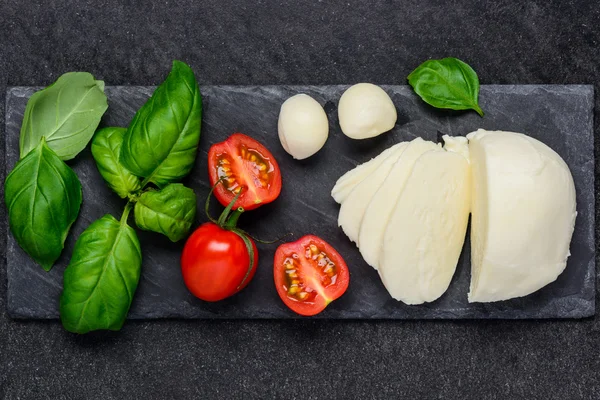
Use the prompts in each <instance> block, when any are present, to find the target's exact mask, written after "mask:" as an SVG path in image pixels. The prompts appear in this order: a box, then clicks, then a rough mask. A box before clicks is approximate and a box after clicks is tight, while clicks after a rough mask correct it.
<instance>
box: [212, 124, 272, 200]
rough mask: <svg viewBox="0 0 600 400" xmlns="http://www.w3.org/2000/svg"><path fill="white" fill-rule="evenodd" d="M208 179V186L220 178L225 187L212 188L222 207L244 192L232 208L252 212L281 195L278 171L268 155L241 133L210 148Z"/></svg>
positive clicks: (263, 148) (262, 147) (260, 145)
mask: <svg viewBox="0 0 600 400" xmlns="http://www.w3.org/2000/svg"><path fill="white" fill-rule="evenodd" d="M208 176H209V178H210V184H211V186H214V184H215V183H216V182H217V181H218V180H219V179H220V178H223V183H224V185H219V186H218V187H217V188H216V189H215V196H216V197H217V199H218V200H219V202H220V203H221V204H223V205H224V206H226V205H227V204H229V202H231V200H232V199H233V198H234V196H235V195H236V194H237V193H239V191H240V190H242V188H243V189H244V190H243V191H242V194H241V196H240V198H239V199H238V201H237V202H236V203H235V204H234V206H233V207H234V209H237V208H238V207H242V208H243V209H244V210H246V211H248V210H253V209H255V208H257V207H259V206H261V205H263V204H267V203H270V202H272V201H273V200H275V199H276V198H277V196H279V193H280V192H281V172H280V171H279V165H277V161H276V160H275V158H274V157H273V155H272V154H271V152H269V150H267V149H266V148H265V147H264V146H263V145H262V144H260V143H259V142H257V141H256V140H254V139H252V138H251V137H248V136H246V135H243V134H241V133H234V134H233V135H231V136H229V138H228V139H227V140H225V141H224V142H221V143H216V144H214V145H212V146H211V148H210V150H209V152H208Z"/></svg>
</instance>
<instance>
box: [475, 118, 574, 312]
mask: <svg viewBox="0 0 600 400" xmlns="http://www.w3.org/2000/svg"><path fill="white" fill-rule="evenodd" d="M467 137H468V138H469V153H470V158H471V165H472V171H473V192H474V193H473V197H472V217H471V290H470V293H469V301H470V302H490V301H498V300H506V299H510V298H514V297H521V296H525V295H528V294H530V293H533V292H535V291H536V290H538V289H540V288H542V287H543V286H545V285H547V284H548V283H550V282H553V281H554V280H556V278H557V277H558V275H559V274H560V273H561V272H562V271H563V270H564V269H565V266H566V262H567V258H568V256H569V255H570V253H569V243H570V241H571V236H572V234H573V228H574V225H575V217H576V215H577V213H576V204H575V185H574V183H573V178H572V176H571V172H570V171H569V168H568V167H567V165H566V164H565V162H564V161H563V159H562V158H561V157H560V156H559V155H558V154H556V152H554V151H553V150H552V149H550V148H549V147H548V146H546V145H545V144H543V143H542V142H540V141H538V140H535V139H533V138H531V137H528V136H525V135H522V134H520V133H514V132H502V131H493V132H489V131H484V130H481V129H480V130H478V131H477V132H473V133H470V134H469V135H468V136H467Z"/></svg>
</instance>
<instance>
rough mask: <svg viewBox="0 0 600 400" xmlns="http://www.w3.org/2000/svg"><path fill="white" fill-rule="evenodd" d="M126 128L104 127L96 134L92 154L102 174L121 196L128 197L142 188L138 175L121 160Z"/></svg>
mask: <svg viewBox="0 0 600 400" xmlns="http://www.w3.org/2000/svg"><path fill="white" fill-rule="evenodd" d="M125 132H126V129H125V128H116V127H110V128H103V129H100V130H99V131H98V132H96V134H95V135H94V139H93V140H92V155H93V156H94V160H96V165H97V167H98V171H100V175H102V177H103V178H104V180H105V181H106V183H107V184H108V186H109V187H110V188H111V189H112V190H113V191H114V192H115V193H117V194H118V195H119V196H120V197H121V198H123V199H124V198H126V197H128V196H130V195H132V194H134V193H135V192H137V191H138V190H140V189H141V188H142V185H141V182H140V180H139V178H138V177H137V176H135V175H134V174H132V173H131V172H130V171H128V170H127V168H125V167H124V166H123V165H121V163H120V162H119V154H120V153H121V145H122V144H123V136H124V135H125Z"/></svg>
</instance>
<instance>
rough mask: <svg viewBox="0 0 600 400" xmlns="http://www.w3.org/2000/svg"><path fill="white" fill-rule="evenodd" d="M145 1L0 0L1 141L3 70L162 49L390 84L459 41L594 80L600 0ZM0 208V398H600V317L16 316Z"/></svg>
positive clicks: (298, 78) (479, 57)
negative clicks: (94, 323) (93, 322)
mask: <svg viewBox="0 0 600 400" xmlns="http://www.w3.org/2000/svg"><path fill="white" fill-rule="evenodd" d="M46 3H48V4H46ZM138 3H141V2H135V1H131V0H125V1H114V2H112V3H111V2H108V1H104V0H98V1H82V2H71V1H65V0H57V1H54V2H39V1H29V2H16V1H11V0H7V1H5V2H2V3H0V94H1V95H0V130H2V135H0V145H1V146H4V144H5V137H4V134H3V133H4V92H5V89H6V87H7V86H12V85H23V86H26V85H47V84H49V83H51V82H52V81H53V80H55V79H56V78H57V77H58V76H59V75H60V74H61V73H63V72H66V71H70V70H86V71H90V72H91V73H93V74H94V75H95V76H97V77H98V78H99V79H104V80H105V81H106V82H107V84H110V85H152V84H157V83H159V82H160V81H161V80H162V79H163V77H164V76H165V74H166V71H167V70H168V68H169V67H170V64H171V60H172V59H181V60H184V61H186V62H188V63H189V64H190V65H192V66H193V68H194V70H195V72H196V76H197V77H198V80H199V82H200V84H283V83H286V84H333V83H355V82H359V81H370V82H374V83H392V84H398V83H404V82H405V78H406V76H407V75H408V73H409V72H410V71H411V70H412V69H413V68H414V67H416V66H417V65H418V64H419V63H420V62H422V61H424V60H425V59H427V58H430V57H434V58H439V57H443V56H455V57H458V58H461V59H463V60H465V61H467V62H468V63H470V64H471V65H472V66H473V67H474V68H475V70H476V71H477V72H478V74H479V77H480V80H481V82H482V83H486V84H492V83H499V84H506V83H544V84H550V83H557V84H567V83H585V84H593V85H594V86H595V88H596V90H597V91H598V90H599V89H600V25H599V23H598V22H599V21H600V8H599V7H598V6H597V4H595V2H593V1H578V2H573V1H560V0H553V1H536V2H530V3H525V2H518V1H514V2H507V1H497V2H482V1H472V2H469V1H460V0H457V1H452V2H438V1H416V0H413V1H404V2H400V1H392V0H371V1H354V0H347V1H344V2H340V1H334V0H330V1H326V2H316V1H315V2H299V1H297V0H279V1H274V0H272V1H270V0H263V1H246V2H240V1H232V0H214V1H213V0H209V1H204V2H196V1H191V0H185V1H184V0H168V1H161V2H154V4H150V2H148V4H147V5H140V4H138ZM521 3H523V4H521ZM303 4H304V5H303ZM308 4H310V5H308ZM598 105H599V103H598V97H597V98H596V116H595V117H596V121H598V114H597V110H598V109H599V108H598ZM599 126H600V125H599V124H598V122H596V124H595V132H598V129H599ZM598 145H599V144H598V142H597V143H596V150H598ZM596 154H598V153H597V152H596ZM0 165H4V162H2V163H0ZM598 171H599V169H598V165H597V166H596V176H598ZM4 174H5V173H4V171H2V176H4ZM590 190H592V188H590ZM595 190H596V198H597V199H598V198H599V196H598V190H597V188H596V189H595ZM0 194H1V195H2V198H3V197H4V194H3V190H2V193H0ZM0 221H1V228H0V237H1V238H2V241H3V243H1V246H0V248H1V249H2V259H3V261H2V265H1V266H0V398H6V399H40V398H51V399H95V398H102V399H112V398H115V399H125V398H146V399H154V398H156V399H165V398H177V399H179V398H203V399H220V398H222V399H232V398H244V399H247V398H298V399H304V398H344V399H348V398H360V399H370V398H406V399H413V398H414V399H417V398H424V399H435V398H444V399H446V398H461V399H537V398H540V399H598V398H600V318H598V317H596V318H593V319H587V320H583V321H455V322H450V321H439V322H433V321H426V322H424V321H389V322H384V321H379V322H376V321H360V322H359V321H322V320H318V321H306V320H293V321H176V320H165V321H148V322H144V321H128V322H127V324H126V326H125V327H124V328H123V330H122V331H121V332H118V333H100V334H95V335H88V336H82V337H76V336H73V335H70V334H67V333H66V332H65V331H64V330H63V329H62V327H61V325H60V323H58V322H23V321H13V320H11V319H10V318H8V316H7V315H6V306H5V303H6V265H5V243H4V241H5V239H4V238H5V237H6V235H5V232H6V212H5V208H4V207H0ZM596 237H598V232H596Z"/></svg>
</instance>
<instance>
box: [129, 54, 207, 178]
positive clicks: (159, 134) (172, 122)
mask: <svg viewBox="0 0 600 400" xmlns="http://www.w3.org/2000/svg"><path fill="white" fill-rule="evenodd" d="M201 116H202V98H201V96H200V91H199V90H198V84H197V83H196V78H195V77H194V73H193V71H192V70H191V69H190V67H189V66H187V65H186V64H184V63H182V62H180V61H174V62H173V69H172V70H171V72H170V73H169V76H168V77H167V79H166V80H165V81H164V82H163V83H162V84H161V85H160V86H159V87H158V88H157V89H156V90H155V91H154V93H153V94H152V97H150V99H149V100H148V101H147V102H146V104H144V105H143V106H142V108H140V110H139V111H138V112H137V113H136V114H135V117H134V118H133V121H132V122H131V124H130V125H129V128H128V129H127V133H126V134H125V138H124V140H123V147H122V148H121V157H120V161H121V163H122V164H123V165H124V166H125V168H127V169H128V170H130V171H131V172H133V173H134V174H136V175H138V176H141V177H144V178H146V179H145V181H144V183H147V182H152V183H155V184H156V185H157V186H158V187H164V186H165V185H166V184H168V183H170V182H174V181H177V180H180V179H181V178H183V177H184V176H186V175H187V174H188V173H189V172H190V170H191V169H192V167H193V165H194V160H195V159H196V153H197V147H198V142H199V140H200V119H201Z"/></svg>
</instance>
